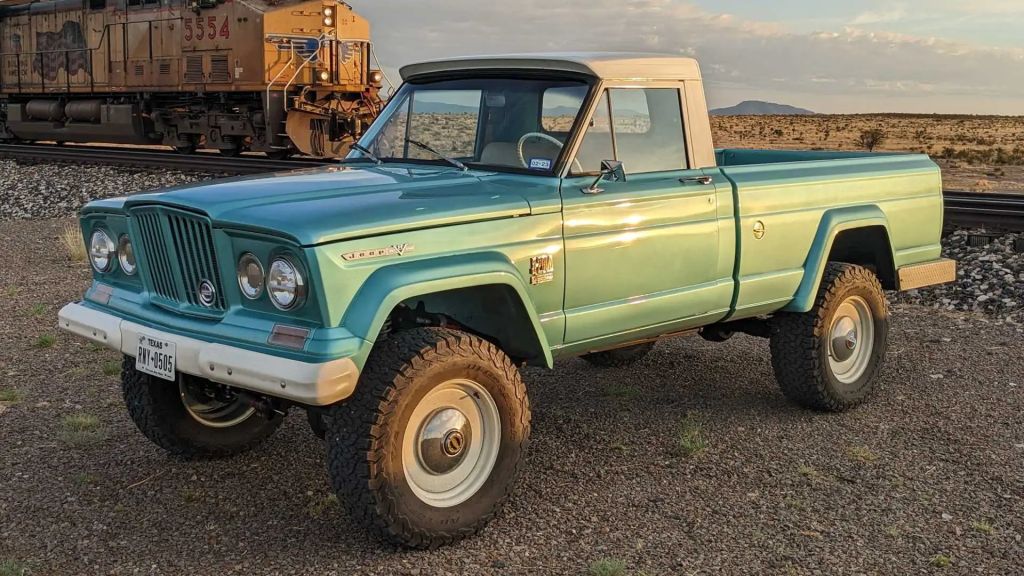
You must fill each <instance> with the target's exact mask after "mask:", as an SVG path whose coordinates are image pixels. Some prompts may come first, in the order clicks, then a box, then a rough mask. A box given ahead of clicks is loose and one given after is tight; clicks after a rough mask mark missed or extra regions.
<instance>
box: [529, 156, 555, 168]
mask: <svg viewBox="0 0 1024 576" xmlns="http://www.w3.org/2000/svg"><path fill="white" fill-rule="evenodd" d="M530 168H531V169H534V170H551V159H549V158H530Z"/></svg>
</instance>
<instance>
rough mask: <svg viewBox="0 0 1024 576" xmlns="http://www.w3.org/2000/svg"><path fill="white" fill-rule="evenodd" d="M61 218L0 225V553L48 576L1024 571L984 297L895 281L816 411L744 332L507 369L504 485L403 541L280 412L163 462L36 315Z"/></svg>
mask: <svg viewBox="0 0 1024 576" xmlns="http://www.w3.org/2000/svg"><path fill="white" fill-rule="evenodd" d="M69 221H70V220H67V219H61V220H45V221H7V222H2V223H0V242H2V245H4V246H6V247H8V250H9V254H8V256H7V257H6V258H4V259H2V260H0V277H2V278H4V279H5V280H4V287H3V298H2V300H0V318H2V320H0V337H2V340H3V342H4V346H2V347H0V392H3V393H4V394H5V396H3V397H7V398H10V397H15V398H16V400H15V401H13V402H12V401H4V402H3V406H4V407H5V409H4V410H2V411H0V444H2V450H0V564H2V563H3V562H5V561H11V562H17V563H18V565H19V566H25V567H28V568H29V569H30V570H31V574H37V575H47V576H48V575H62V574H168V575H180V574H218V575H219V574H338V575H341V574H421V575H427V574H431V575H433V574H531V575H533V574H552V575H566V574H570V575H571V574H587V573H588V569H589V567H590V566H591V565H592V563H594V562H596V561H599V560H601V559H608V560H611V561H613V562H609V563H608V564H607V565H614V564H615V562H614V561H621V562H622V563H623V564H624V565H625V567H626V571H625V573H626V574H640V573H644V574H649V575H653V574H689V573H727V574H750V573H798V574H811V573H884V574H894V573H895V574H909V573H915V574H917V573H931V572H933V571H934V572H938V573H941V571H942V569H941V568H940V566H944V565H947V564H948V567H947V568H946V573H975V572H977V573H984V574H1013V573H1020V572H1021V571H1022V570H1024V543H1022V535H1024V420H1022V414H1024V364H1022V362H1021V361H1020V353H1021V345H1020V340H1019V338H1020V337H1019V335H1018V334H1017V332H1016V331H1015V328H1014V327H1013V326H1010V325H1007V324H1005V323H1004V324H999V323H997V321H996V318H995V317H994V316H989V315H984V314H981V313H975V312H960V311H950V310H944V309H942V310H935V309H931V308H926V307H920V306H916V305H908V304H898V305H897V306H895V308H894V327H893V332H892V344H891V348H890V354H889V359H888V363H887V365H886V367H885V369H884V370H883V373H882V377H881V381H880V386H879V389H878V392H877V394H876V396H875V397H874V398H873V399H872V400H870V401H869V402H868V403H867V404H865V405H864V406H862V407H861V408H859V409H856V410H854V411H851V412H849V413H845V414H838V415H837V414H818V413H814V412H809V411H806V410H802V409H799V408H796V407H794V406H793V405H791V404H789V403H787V402H786V401H785V400H784V398H783V396H782V394H781V393H780V392H779V391H778V389H777V387H776V385H775V382H774V378H773V376H772V373H771V368H770V364H769V359H768V346H767V343H766V342H765V341H764V340H760V339H756V338H753V337H747V336H737V337H735V338H733V339H732V340H730V341H729V342H726V343H723V344H712V343H708V342H704V341H703V340H701V339H699V338H681V339H675V340H670V341H666V342H662V343H660V344H659V345H658V347H657V348H656V349H655V350H654V352H652V353H651V354H650V355H649V356H648V357H647V358H646V359H645V360H644V361H642V362H641V363H639V364H638V365H636V366H634V367H631V368H628V369H598V368H595V367H592V366H590V365H589V364H587V363H585V362H583V361H580V360H568V361H564V362H561V363H560V365H559V366H558V368H557V370H556V371H554V372H548V371H545V370H538V369H529V370H526V371H525V372H524V380H525V382H526V384H527V387H528V389H529V393H530V396H531V405H532V407H533V415H534V417H533V434H532V445H531V451H530V456H529V459H528V462H527V465H526V467H525V475H524V477H523V478H522V481H521V483H520V484H519V487H518V489H517V490H516V492H515V494H514V495H513V498H512V500H511V502H510V504H509V506H508V507H507V508H506V510H505V511H504V513H503V514H501V515H500V516H499V517H498V519H497V520H496V521H495V522H494V523H492V524H491V525H490V526H489V527H488V528H487V529H485V530H484V531H483V532H482V533H481V534H480V535H479V536H478V537H476V538H471V539H469V540H466V541H464V542H462V543H459V544H457V545H454V546H451V547H447V548H442V549H439V550H435V551H423V552H409V551H403V550H395V549H392V548H389V547H386V546H382V545H381V544H379V543H378V542H377V541H375V540H372V539H370V538H368V537H367V536H366V535H365V534H364V533H363V532H362V531H361V530H359V529H358V528H357V527H356V526H354V525H353V524H352V523H351V522H350V520H349V519H348V518H347V517H346V516H345V514H344V513H343V512H342V510H341V509H340V507H339V506H338V504H337V502H336V500H334V499H333V497H332V496H331V493H330V490H329V488H328V482H327V477H326V473H325V469H324V446H323V444H322V443H321V442H320V441H319V440H318V439H316V438H315V437H314V436H313V434H312V433H311V432H309V431H308V429H307V427H306V424H305V421H304V420H305V419H304V417H303V414H302V413H301V412H293V413H292V414H291V416H290V417H289V419H288V421H287V422H286V423H285V425H284V427H283V428H282V429H281V431H280V433H279V434H278V435H277V436H275V437H274V438H272V439H270V441H269V442H268V443H267V444H266V445H265V446H264V447H263V448H261V449H259V450H257V451H255V452H253V453H251V454H247V455H245V456H241V457H237V458H231V459H227V460H215V461H206V462H183V461H180V460H175V459H173V458H170V457H168V456H167V455H166V454H165V453H164V452H162V451H161V450H160V449H158V448H157V447H155V446H153V445H152V444H150V443H149V442H148V441H147V440H145V438H143V436H142V435H141V434H140V433H139V432H138V431H137V430H136V429H135V427H134V425H133V424H132V423H131V422H130V421H129V419H128V417H127V415H126V412H125V408H124V406H123V401H122V399H121V393H120V389H119V386H118V380H117V376H116V375H115V374H113V373H112V370H113V367H116V365H117V363H118V361H119V357H118V355H117V354H115V353H113V352H110V351H107V350H103V349H97V348H96V347H94V346H91V345H89V344H87V343H86V342H84V341H82V340H80V339H78V338H74V337H71V336H69V335H66V334H64V333H59V332H57V330H56V329H55V324H56V319H55V316H56V312H57V310H58V309H59V308H60V306H62V305H63V304H64V303H66V302H68V301H70V300H74V299H76V298H79V297H80V296H81V294H82V291H83V290H84V288H85V287H86V285H87V284H88V281H89V272H88V268H87V265H86V264H73V263H70V262H68V261H67V259H66V257H65V255H64V253H63V252H62V250H61V249H60V248H59V244H58V240H57V236H58V235H59V232H60V229H61V226H62V225H63V224H64V223H66V222H69ZM11 252H12V253H11ZM51 338H52V340H51ZM12 391H13V392H12ZM695 438H699V439H700V440H701V441H702V442H696V441H694V439H695ZM684 440H685V442H684Z"/></svg>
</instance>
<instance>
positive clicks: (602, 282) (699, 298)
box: [562, 85, 732, 347]
mask: <svg viewBox="0 0 1024 576" xmlns="http://www.w3.org/2000/svg"><path fill="white" fill-rule="evenodd" d="M680 87H681V85H679V86H673V87H656V88H610V89H608V90H606V91H605V92H604V94H603V95H602V97H601V100H600V101H599V103H598V105H597V107H596V109H595V112H594V114H593V117H592V118H591V121H590V124H589V128H588V129H587V133H586V134H585V136H584V139H583V141H582V143H581V145H580V147H579V149H578V151H577V154H576V157H575V161H574V162H573V163H572V164H571V166H572V168H571V169H572V170H574V171H575V172H577V173H578V172H580V171H583V172H587V173H588V174H587V175H586V176H572V172H570V176H569V177H567V178H566V179H565V180H564V181H563V185H562V202H563V218H564V237H565V265H566V287H565V313H566V334H565V342H566V344H569V345H572V344H574V343H575V344H579V343H591V342H592V343H593V344H594V347H597V346H599V345H600V344H601V343H602V340H607V341H608V342H607V343H611V342H612V341H619V340H628V339H631V338H634V337H635V338H640V337H643V336H644V335H645V334H651V335H654V334H657V333H662V332H668V331H671V329H672V328H674V327H675V326H676V325H680V326H681V325H684V324H686V323H687V321H688V320H689V321H693V322H698V321H699V320H698V319H705V320H706V319H707V318H708V317H709V316H715V315H720V316H724V314H725V312H727V310H728V306H729V302H730V299H731V297H732V282H731V274H732V268H731V264H732V263H731V262H729V263H725V262H723V261H722V259H721V258H720V257H719V222H718V197H717V194H716V185H717V183H716V182H715V181H714V177H715V173H716V172H717V171H708V173H707V174H705V172H704V171H703V170H700V169H692V168H690V166H689V160H688V155H687V151H686V146H685V135H684V128H683V113H682V100H681V99H682V91H681V90H680V89H679V88H680ZM602 160H618V161H621V162H622V164H623V169H624V172H625V174H626V179H625V181H621V182H611V181H607V180H605V181H601V182H598V183H597V186H596V190H593V189H590V186H591V184H592V183H593V182H594V180H595V176H596V174H595V173H596V172H598V171H599V169H600V163H601V161H602ZM709 178H710V180H709ZM722 184H723V185H725V186H728V184H727V183H724V182H723V183H722Z"/></svg>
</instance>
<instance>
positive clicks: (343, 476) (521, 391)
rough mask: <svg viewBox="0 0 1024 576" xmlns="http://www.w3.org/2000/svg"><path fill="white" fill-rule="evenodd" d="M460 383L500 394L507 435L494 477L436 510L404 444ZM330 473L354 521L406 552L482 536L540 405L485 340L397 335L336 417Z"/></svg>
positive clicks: (434, 333)
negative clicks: (419, 492)
mask: <svg viewBox="0 0 1024 576" xmlns="http://www.w3.org/2000/svg"><path fill="white" fill-rule="evenodd" d="M453 378H469V379H472V380H473V381H474V382H476V383H478V384H480V385H481V386H483V387H484V388H485V390H486V391H487V392H488V393H489V394H490V395H491V397H492V398H493V400H494V401H495V404H496V406H497V412H498V415H499V417H500V429H501V439H500V444H499V448H498V452H497V460H496V461H495V463H494V468H493V469H492V471H491V473H490V475H489V476H488V477H487V479H486V481H485V482H484V484H483V485H482V486H481V487H480V489H479V490H477V492H475V493H474V494H473V495H472V496H470V497H469V499H468V500H466V501H464V502H462V503H460V504H457V505H455V506H451V507H446V508H441V507H434V506H432V505H430V504H428V503H426V502H424V501H423V500H421V499H420V498H419V497H418V496H416V494H415V493H414V492H413V491H412V489H411V488H410V486H409V483H408V481H407V480H406V476H405V471H404V468H403V465H402V438H403V434H404V432H405V428H406V424H407V423H408V421H409V418H410V417H411V414H412V412H413V410H414V409H415V408H416V406H417V404H418V402H419V401H420V400H421V399H422V398H424V397H425V396H426V395H427V393H428V392H430V391H431V390H433V389H434V388H436V387H437V386H439V385H441V384H443V383H444V382H446V381H449V380H451V379H453ZM327 424H328V437H327V444H328V446H327V456H328V462H327V466H328V474H329V476H330V478H331V483H332V485H333V487H334V490H335V492H336V493H337V495H338V497H339V499H340V500H341V501H342V502H343V503H344V505H345V507H346V509H347V510H348V512H349V514H350V516H351V517H352V518H353V519H354V520H355V521H356V522H358V523H359V524H362V525H363V526H364V527H366V528H367V529H368V530H369V531H370V532H371V533H372V534H374V535H376V536H377V537H379V538H381V539H383V540H385V541H387V542H390V543H393V544H397V545H400V546H406V547H411V548H436V547H438V546H442V545H447V544H450V543H452V542H455V541H457V540H460V539H462V538H465V537H467V536H470V535H472V534H475V533H476V532H478V531H479V530H481V529H482V528H483V527H484V526H485V525H486V524H487V523H488V522H490V521H491V519H493V518H494V517H495V516H496V515H497V514H498V512H499V511H500V510H501V508H502V506H503V505H504V504H505V502H506V500H508V497H509V495H510V493H511V491H512V489H513V487H514V486H515V480H516V478H517V477H518V476H519V473H520V468H521V467H522V465H523V461H524V456H525V453H526V449H527V444H528V441H529V436H530V405H529V400H528V398H527V395H526V387H525V386H524V385H523V382H522V379H521V378H520V375H519V371H518V370H517V369H516V366H515V365H514V364H513V363H512V361H511V360H510V359H509V358H508V356H506V355H505V354H504V353H503V352H502V351H501V350H499V349H498V348H497V347H496V346H494V345H493V344H491V343H490V342H488V341H486V340H484V339H482V338H479V337H477V336H474V335H471V334H467V333H464V332H459V331H455V330H449V329H444V328H418V329H413V330H407V331H401V332H397V333H394V334H392V335H391V336H389V337H388V338H387V339H385V340H382V341H380V342H378V343H377V345H376V346H374V348H373V351H372V352H371V353H370V357H369V359H368V360H367V363H366V368H365V370H364V372H363V374H362V375H361V377H360V380H359V384H358V386H357V387H356V391H355V394H354V395H353V396H352V398H350V399H349V400H347V401H346V402H344V403H342V404H339V405H337V406H335V407H334V408H333V409H332V411H331V416H330V418H329V419H328V420H327Z"/></svg>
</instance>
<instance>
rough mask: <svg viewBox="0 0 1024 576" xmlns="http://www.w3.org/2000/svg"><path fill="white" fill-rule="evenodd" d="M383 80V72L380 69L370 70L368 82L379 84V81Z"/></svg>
mask: <svg viewBox="0 0 1024 576" xmlns="http://www.w3.org/2000/svg"><path fill="white" fill-rule="evenodd" d="M383 80H384V73H383V72H381V71H380V70H371V71H370V83H371V84H380V83H381V81H383Z"/></svg>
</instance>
